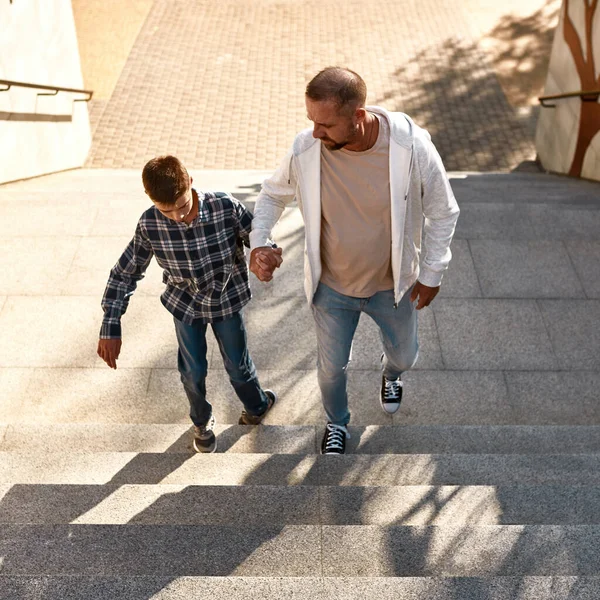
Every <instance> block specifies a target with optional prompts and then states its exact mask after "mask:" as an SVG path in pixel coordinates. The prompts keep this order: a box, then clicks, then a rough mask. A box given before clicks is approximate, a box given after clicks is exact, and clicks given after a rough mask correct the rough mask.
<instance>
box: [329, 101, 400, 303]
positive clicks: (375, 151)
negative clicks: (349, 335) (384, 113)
mask: <svg viewBox="0 0 600 600" xmlns="http://www.w3.org/2000/svg"><path fill="white" fill-rule="evenodd" d="M371 114H372V113H371ZM376 116H377V118H378V119H379V134H378V136H377V141H376V142H375V144H374V145H373V147H372V148H370V149H369V150H366V151H365V152H351V151H350V150H345V149H344V148H342V149H341V150H334V151H332V150H328V149H327V148H326V147H325V146H324V145H321V263H322V267H323V271H322V274H321V281H322V282H323V283H324V284H325V285H328V286H329V287H331V288H333V289H334V290H335V291H336V292H339V293H340V294H345V295H346V296H354V297H357V298H366V297H368V296H372V295H373V294H375V293H376V292H380V291H383V290H391V289H393V287H394V279H393V277H392V266H391V247H392V231H391V209H390V172H389V147H390V132H389V125H388V122H387V119H385V118H380V117H379V116H378V115H376Z"/></svg>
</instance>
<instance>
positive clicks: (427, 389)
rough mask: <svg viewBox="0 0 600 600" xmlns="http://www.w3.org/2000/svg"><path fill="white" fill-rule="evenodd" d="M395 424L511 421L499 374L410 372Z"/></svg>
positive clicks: (480, 423) (484, 423)
mask: <svg viewBox="0 0 600 600" xmlns="http://www.w3.org/2000/svg"><path fill="white" fill-rule="evenodd" d="M402 379H403V380H404V390H403V395H402V404H401V405H400V410H399V411H398V412H397V413H396V414H395V415H394V423H395V424H398V425H404V424H405V425H502V424H510V423H513V422H514V414H513V409H512V407H511V405H510V403H509V401H508V393H507V389H506V384H505V382H504V376H503V374H502V373H491V372H485V371H469V372H464V371H409V372H408V373H405V374H404V375H403V376H402Z"/></svg>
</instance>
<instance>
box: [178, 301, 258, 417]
mask: <svg viewBox="0 0 600 600" xmlns="http://www.w3.org/2000/svg"><path fill="white" fill-rule="evenodd" d="M174 321H175V332H176V334H177V342H178V343H179V352H178V355H177V366H178V368H179V373H180V375H181V381H182V383H183V387H184V389H185V393H186V394H187V397H188V400H189V401H190V418H191V419H192V422H193V423H194V425H197V426H202V425H206V423H208V421H209V419H210V417H211V415H212V406H211V404H210V403H209V402H208V401H207V400H206V374H207V372H208V362H207V360H206V329H207V326H208V324H207V323H194V324H193V325H186V324H184V323H182V322H181V321H178V320H177V319H174ZM210 326H211V327H212V330H213V333H214V334H215V338H216V339H217V343H218V344H219V350H220V351H221V356H222V357H223V364H224V365H225V370H226V371H227V374H228V375H229V381H230V382H231V385H232V386H233V389H234V390H235V393H236V394H237V395H238V398H239V399H240V400H241V401H242V403H243V405H244V407H245V408H246V411H247V412H248V413H249V414H251V415H260V414H262V413H263V412H265V410H266V409H267V406H268V402H269V401H268V398H267V396H266V395H265V393H264V391H263V390H262V388H261V387H260V384H259V382H258V377H257V375H256V369H255V368H254V363H253V362H252V358H251V357H250V352H249V351H248V345H247V338H246V328H245V327H244V321H243V319H242V315H241V313H236V314H235V315H233V316H232V317H230V318H228V319H225V320H224V321H217V322H215V323H210Z"/></svg>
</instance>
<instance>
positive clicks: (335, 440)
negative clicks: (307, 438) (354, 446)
mask: <svg viewBox="0 0 600 600" xmlns="http://www.w3.org/2000/svg"><path fill="white" fill-rule="evenodd" d="M349 437H350V434H349V433H348V429H347V428H346V427H344V426H342V425H334V424H333V423H327V440H326V441H325V450H343V449H344V439H345V438H349Z"/></svg>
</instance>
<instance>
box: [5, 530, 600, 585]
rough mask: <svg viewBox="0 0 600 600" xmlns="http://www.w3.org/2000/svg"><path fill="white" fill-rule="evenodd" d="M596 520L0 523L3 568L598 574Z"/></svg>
mask: <svg viewBox="0 0 600 600" xmlns="http://www.w3.org/2000/svg"><path fill="white" fill-rule="evenodd" d="M599 544H600V526H598V525H577V526H560V525H489V526H471V525H469V526H461V525H455V526H427V527H410V526H394V527H381V526H358V527H357V526H329V525H326V526H319V525H286V526H263V527H250V526H243V525H238V526H235V527H230V526H222V525H0V555H1V556H2V557H3V563H2V574H3V575H73V574H78V575H87V576H99V575H101V576H124V575H127V576H148V575H152V576H169V577H178V576H186V575H192V576H199V575H204V576H206V575H209V576H227V575H240V576H253V577H306V576H315V575H318V576H324V577H357V576H358V577H391V576H402V577H423V576H438V577H439V576H451V577H463V576H464V577H469V576H471V577H474V576H477V577H490V576H504V575H508V576H525V575H538V576H550V575H559V576H561V575H562V576H580V575H583V576H594V575H596V574H598V572H600V553H598V546H599Z"/></svg>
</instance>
